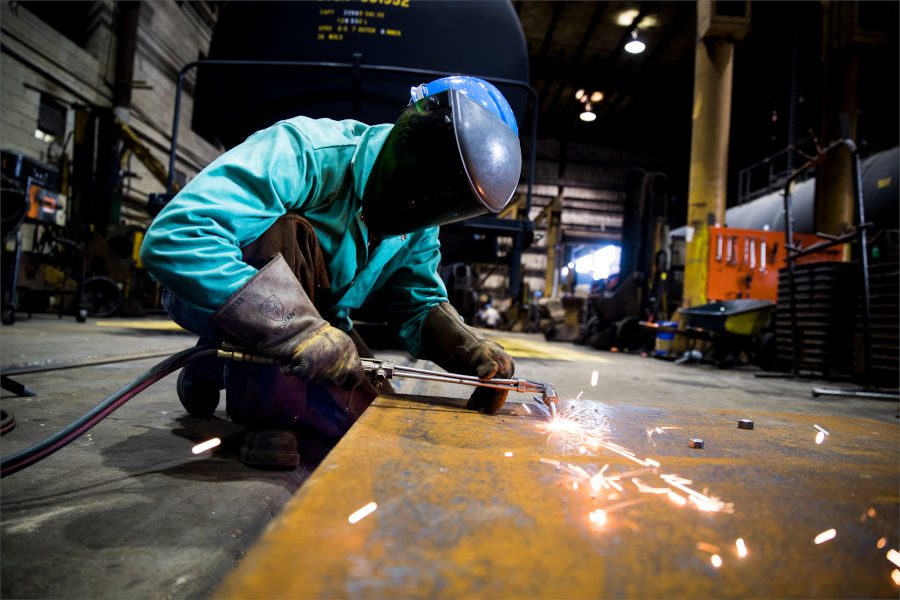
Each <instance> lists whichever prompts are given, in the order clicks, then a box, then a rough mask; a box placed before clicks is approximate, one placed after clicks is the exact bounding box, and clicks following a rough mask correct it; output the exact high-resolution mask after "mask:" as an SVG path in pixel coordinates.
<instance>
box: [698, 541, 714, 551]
mask: <svg viewBox="0 0 900 600" xmlns="http://www.w3.org/2000/svg"><path fill="white" fill-rule="evenodd" d="M697 550H701V551H703V552H709V553H710V554H718V553H719V547H718V546H716V545H715V544H707V543H706V542H697Z"/></svg>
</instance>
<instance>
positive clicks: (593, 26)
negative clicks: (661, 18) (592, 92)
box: [547, 2, 611, 112]
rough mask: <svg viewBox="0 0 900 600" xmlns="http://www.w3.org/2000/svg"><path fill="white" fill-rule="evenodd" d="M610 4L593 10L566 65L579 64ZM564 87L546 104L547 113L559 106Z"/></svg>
mask: <svg viewBox="0 0 900 600" xmlns="http://www.w3.org/2000/svg"><path fill="white" fill-rule="evenodd" d="M610 4H611V3H610V2H598V3H597V6H596V7H595V8H594V13H593V14H592V15H591V20H590V22H588V25H587V27H586V28H585V29H584V33H583V34H582V35H581V40H579V42H578V47H577V48H575V52H574V53H573V54H572V56H571V58H569V59H568V60H567V61H565V62H566V64H570V65H577V64H580V63H581V58H582V57H583V56H584V51H585V50H586V49H587V45H588V42H590V41H591V38H593V37H594V33H596V31H597V27H598V26H599V25H600V23H602V22H603V18H604V17H605V16H606V11H607V9H608V8H609V5H610ZM575 86H576V89H578V87H579V86H578V84H577V83H576V84H575ZM565 87H566V86H565V85H560V87H559V90H557V92H556V94H555V95H554V96H553V99H552V100H551V101H550V103H549V104H548V107H547V110H548V112H552V111H554V110H556V107H557V105H558V104H559V100H560V95H561V94H562V90H563V89H564V88H565Z"/></svg>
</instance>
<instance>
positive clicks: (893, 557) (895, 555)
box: [887, 548, 900, 567]
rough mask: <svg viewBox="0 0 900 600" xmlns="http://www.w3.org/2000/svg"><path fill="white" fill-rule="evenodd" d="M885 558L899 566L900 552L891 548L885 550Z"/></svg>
mask: <svg viewBox="0 0 900 600" xmlns="http://www.w3.org/2000/svg"><path fill="white" fill-rule="evenodd" d="M887 559H888V560H889V561H891V562H892V563H894V564H895V565H897V566H898V567H900V552H897V551H896V550H894V549H893V548H891V549H890V550H888V551H887Z"/></svg>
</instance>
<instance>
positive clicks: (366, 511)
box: [347, 502, 378, 525]
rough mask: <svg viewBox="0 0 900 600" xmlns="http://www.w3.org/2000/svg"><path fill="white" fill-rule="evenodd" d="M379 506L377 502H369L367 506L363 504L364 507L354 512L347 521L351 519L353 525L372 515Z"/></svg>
mask: <svg viewBox="0 0 900 600" xmlns="http://www.w3.org/2000/svg"><path fill="white" fill-rule="evenodd" d="M377 508H378V505H377V504H375V503H374V502H369V503H368V504H366V505H365V506H363V507H362V508H360V509H359V510H357V511H356V512H354V513H353V514H352V515H350V516H349V517H347V521H349V522H350V524H351V525H353V524H355V523H358V522H359V521H361V520H363V519H365V518H366V517H368V516H369V515H371V514H372V513H373V512H375V509H377Z"/></svg>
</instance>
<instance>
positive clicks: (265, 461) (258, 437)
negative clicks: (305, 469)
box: [241, 429, 300, 470]
mask: <svg viewBox="0 0 900 600" xmlns="http://www.w3.org/2000/svg"><path fill="white" fill-rule="evenodd" d="M241 462H242V463H244V464H245V465H247V466H248V467H252V468H254V469H287V470H290V469H296V468H297V465H299V464H300V456H299V455H298V454H297V434H296V433H294V432H293V431H284V430H279V429H257V430H250V431H247V433H246V434H244V445H243V446H241Z"/></svg>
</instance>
